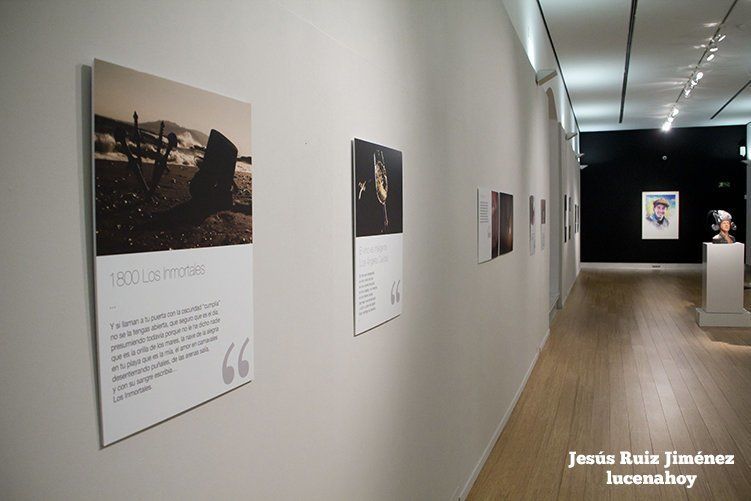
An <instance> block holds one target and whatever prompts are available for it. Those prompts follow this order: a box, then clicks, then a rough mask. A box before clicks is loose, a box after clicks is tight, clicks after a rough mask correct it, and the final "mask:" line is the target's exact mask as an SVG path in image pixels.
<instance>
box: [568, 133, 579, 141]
mask: <svg viewBox="0 0 751 501" xmlns="http://www.w3.org/2000/svg"><path fill="white" fill-rule="evenodd" d="M578 135H579V133H578V132H567V133H566V141H568V140H569V139H574V138H575V137H576V136H578Z"/></svg>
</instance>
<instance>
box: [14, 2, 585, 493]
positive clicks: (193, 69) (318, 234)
mask: <svg viewBox="0 0 751 501" xmlns="http://www.w3.org/2000/svg"><path fill="white" fill-rule="evenodd" d="M0 41H2V46H3V47H4V49H5V52H4V53H5V57H4V59H3V71H2V76H0V91H1V92H2V95H3V96H4V99H3V106H2V107H1V108H0V117H1V118H2V120H0V130H1V131H2V133H0V151H2V152H3V168H2V169H0V234H2V235H3V237H2V238H0V255H2V257H3V259H2V264H0V284H2V287H0V347H1V348H2V349H0V367H1V368H2V369H0V370H1V371H2V377H0V401H2V405H1V406H0V429H1V430H2V433H0V463H1V464H2V465H3V466H2V468H0V490H1V491H2V492H0V497H3V498H8V499H19V498H20V499H26V498H36V499H81V500H86V499H105V498H106V499H181V498H182V499H311V498H313V499H450V498H452V497H454V496H455V497H458V496H459V494H461V493H463V492H466V487H467V486H468V483H469V480H470V479H471V478H472V477H473V474H474V473H476V472H477V468H478V466H479V465H480V464H481V461H482V459H483V457H484V454H485V453H486V452H487V451H488V450H489V449H488V447H489V446H491V445H492V443H493V439H494V437H496V436H497V433H498V432H499V431H500V428H501V425H502V423H503V420H504V416H506V415H507V413H508V412H509V411H510V408H511V407H512V405H513V402H514V399H515V395H517V392H518V391H519V389H520V387H521V386H522V384H523V382H524V380H525V377H526V375H527V374H528V371H529V369H530V366H531V365H532V363H533V361H534V360H535V357H536V354H537V350H538V347H539V345H540V343H541V342H542V340H543V339H544V338H545V335H546V332H547V326H548V323H547V313H548V308H547V302H548V278H547V273H546V264H545V263H546V260H547V256H546V255H545V253H542V252H539V249H538V252H537V253H536V254H535V255H534V256H530V252H529V251H530V249H529V248H528V245H529V244H528V239H527V238H526V234H527V231H526V230H527V229H526V224H525V223H526V221H525V219H526V212H527V206H528V196H529V194H534V195H535V199H536V200H537V199H538V198H539V199H543V198H544V199H547V200H552V198H551V197H550V196H549V193H548V190H549V186H548V185H549V183H548V170H547V168H546V166H547V162H548V159H549V155H548V144H549V141H548V137H547V126H546V121H547V118H546V109H545V108H546V104H545V98H544V89H542V88H540V87H537V86H536V85H535V80H534V69H533V68H532V67H531V66H530V63H529V60H528V58H527V56H526V55H525V53H524V50H523V47H522V44H521V43H520V42H519V40H518V39H517V36H516V33H515V31H514V29H513V27H512V26H511V24H510V22H509V19H508V17H507V15H506V13H505V12H504V10H503V7H502V5H501V3H500V2H482V1H477V2H474V1H471V2H455V1H451V0H435V1H433V0H430V1H428V0H425V1H421V0H418V1H414V2H413V1H410V2H382V1H375V0H364V1H362V2H309V1H304V0H281V1H271V0H256V1H250V2H248V1H239V0H238V1H233V0H229V1H226V2H203V1H199V0H185V1H180V2H177V1H164V2H148V3H144V2H131V1H114V0H113V1H108V0H99V1H93V0H90V1H86V0H79V1H72V2H55V1H47V2H2V3H0ZM95 57H96V58H101V59H104V60H108V61H114V62H117V63H118V64H120V65H123V66H127V67H130V68H137V69H139V70H140V71H143V72H146V73H150V74H154V75H159V76H161V77H164V78H168V79H170V80H174V81H179V82H187V83H190V84H191V85H193V86H196V87H199V88H203V89H210V90H211V91H212V92H216V93H219V94H222V95H225V96H229V97H232V98H234V99H237V100H239V101H243V102H248V103H252V104H253V130H252V136H253V137H252V144H253V166H254V175H253V185H254V197H253V216H254V220H255V221H254V223H255V224H254V227H253V234H254V237H255V241H256V243H254V246H253V262H254V270H253V275H254V277H253V302H254V306H253V310H254V317H255V318H254V334H255V335H254V340H253V344H254V381H253V383H251V384H247V385H244V386H242V387H239V388H237V389H235V390H234V391H231V392H229V393H227V394H225V395H223V396H222V397H221V398H216V399H213V400H210V401H208V402H206V403H204V404H202V405H199V406H198V407H196V408H194V409H193V410H191V411H190V412H185V413H182V414H179V415H178V416H176V417H174V418H173V419H170V420H168V421H165V422H163V423H161V424H158V425H156V426H153V427H151V428H148V429H146V430H144V431H142V432H140V433H137V434H135V435H133V436H131V437H129V438H127V439H125V440H122V441H120V442H118V443H115V444H112V445H110V446H108V447H106V448H101V447H100V436H99V416H98V388H97V367H96V356H95V353H96V350H97V347H96V344H95V315H94V312H95V309H94V303H93V297H94V286H93V282H94V275H93V271H92V269H93V268H92V264H93V259H94V249H93V243H92V237H91V235H92V233H93V226H92V223H93V222H92V214H91V210H90V208H89V203H90V200H91V187H90V174H91V171H90V169H91V161H92V159H91V154H90V148H91V142H90V137H91V134H92V131H91V126H90V125H89V122H90V120H89V117H90V111H91V110H90V108H89V105H88V103H89V98H90V87H89V78H90V72H91V69H90V65H91V61H92V60H93V59H94V58H95ZM354 137H362V138H372V139H374V140H377V141H378V142H379V143H380V144H384V145H393V146H394V147H398V148H399V150H400V151H402V152H403V153H404V158H405V167H406V168H405V169H404V186H405V195H407V196H405V198H404V237H403V242H402V245H403V256H404V260H405V264H406V263H407V262H408V263H409V265H408V266H405V267H404V281H403V283H404V284H407V286H408V293H409V297H408V298H407V297H406V296H405V302H404V304H403V307H402V314H401V315H400V316H399V317H398V319H396V320H394V321H389V322H386V323H384V324H382V325H381V326H379V327H377V328H376V329H374V330H373V331H372V332H369V333H368V334H365V335H361V336H357V337H354V336H353V335H352V334H353V332H352V330H353V325H354V318H353V307H352V306H353V290H352V276H353V244H352V239H353V235H352V193H351V191H352V190H351V181H352V180H351V148H350V141H351V139H352V138H354ZM569 167H570V168H576V167H575V161H574V163H573V164H572V165H570V166H569ZM570 174H571V176H570V177H567V181H566V182H567V183H570V184H569V186H570V187H571V189H572V191H571V193H573V194H574V195H575V194H576V191H575V190H574V187H575V186H574V184H575V183H574V179H575V176H576V174H575V173H573V172H570ZM567 176H568V174H567ZM478 186H489V187H493V189H498V190H500V191H501V192H504V193H509V194H514V195H515V197H514V214H515V215H516V216H515V219H516V221H517V223H518V225H517V228H518V229H519V230H518V232H517V236H518V238H517V239H516V240H515V242H514V251H513V252H510V253H508V254H504V255H503V256H502V257H501V258H499V259H494V260H492V261H490V262H487V263H483V264H482V265H478V264H477V234H476V231H477V222H476V218H477V187H478ZM571 193H570V194H571ZM550 238H551V239H552V238H554V236H553V235H550ZM546 251H547V250H546ZM574 255H575V253H574V252H571V253H570V254H566V255H564V256H563V260H562V263H563V266H562V268H563V269H562V276H563V282H564V287H566V288H568V286H569V285H570V284H573V280H574V277H575V275H576V265H577V263H576V260H575V258H574V257H572V256H574ZM217 351H220V350H217ZM222 354H223V355H224V353H222ZM291 479H292V481H291ZM455 497H454V498H455Z"/></svg>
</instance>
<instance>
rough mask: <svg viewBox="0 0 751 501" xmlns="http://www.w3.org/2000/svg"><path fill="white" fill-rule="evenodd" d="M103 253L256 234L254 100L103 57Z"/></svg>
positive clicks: (98, 86)
mask: <svg viewBox="0 0 751 501" xmlns="http://www.w3.org/2000/svg"><path fill="white" fill-rule="evenodd" d="M93 95H94V106H93V107H94V138H93V140H94V182H95V188H94V192H95V193H94V196H95V213H96V253H97V255H98V256H103V255H112V254H126V253H133V252H150V251H161V250H173V249H190V248H196V247H213V246H219V245H237V244H249V243H252V241H253V222H252V221H253V216H252V191H253V187H252V180H253V178H252V174H251V156H250V118H251V114H250V104H248V103H243V102H240V101H236V100H234V99H230V98H227V97H224V96H220V95H218V94H214V93H212V92H207V91H204V90H201V89H196V88H194V87H190V86H187V85H184V84H180V83H176V82H172V81H170V80H166V79H163V78H160V77H156V76H153V75H148V74H146V73H141V72H138V71H135V70H131V69H128V68H124V67H122V66H118V65H115V64H111V63H107V62H104V61H96V62H95V63H94V88H93Z"/></svg>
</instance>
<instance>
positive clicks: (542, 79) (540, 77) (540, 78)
mask: <svg viewBox="0 0 751 501" xmlns="http://www.w3.org/2000/svg"><path fill="white" fill-rule="evenodd" d="M557 76H558V70H540V71H538V72H536V73H535V83H537V85H545V84H546V83H548V82H549V81H551V80H552V79H554V78H555V77H557Z"/></svg>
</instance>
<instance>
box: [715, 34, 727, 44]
mask: <svg viewBox="0 0 751 501" xmlns="http://www.w3.org/2000/svg"><path fill="white" fill-rule="evenodd" d="M725 37H727V35H726V34H725V33H720V34H719V35H717V36H716V37H715V42H718V43H719V42H722V41H723V40H725Z"/></svg>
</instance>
